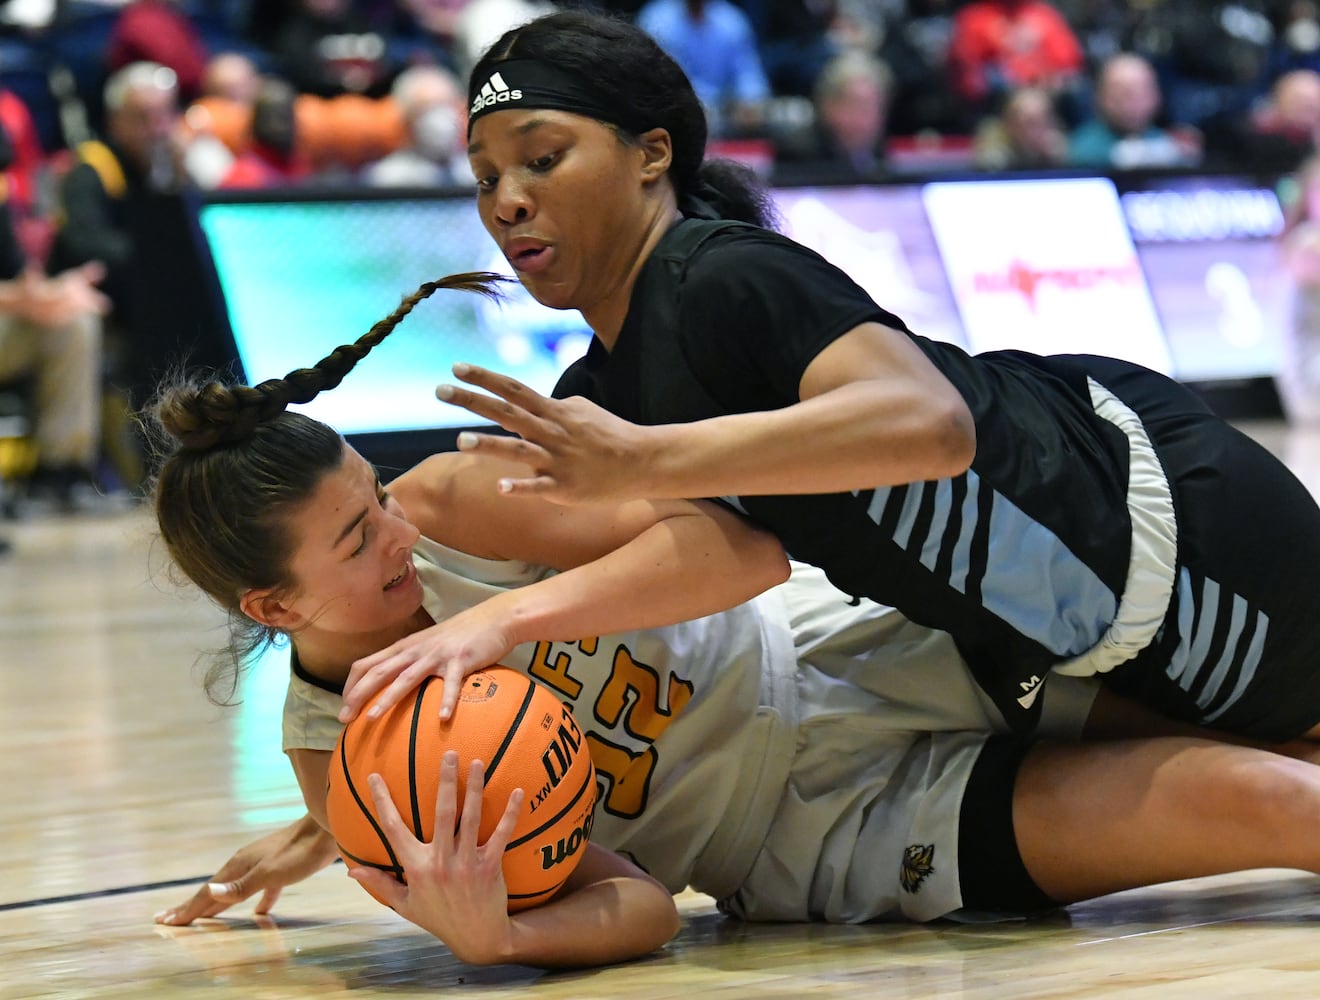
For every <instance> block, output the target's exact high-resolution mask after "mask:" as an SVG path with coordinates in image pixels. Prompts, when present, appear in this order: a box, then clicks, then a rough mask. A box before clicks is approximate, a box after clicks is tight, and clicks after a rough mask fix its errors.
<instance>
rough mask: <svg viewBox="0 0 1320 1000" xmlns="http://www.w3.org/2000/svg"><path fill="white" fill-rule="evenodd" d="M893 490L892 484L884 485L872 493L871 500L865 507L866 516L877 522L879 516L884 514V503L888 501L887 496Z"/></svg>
mask: <svg viewBox="0 0 1320 1000" xmlns="http://www.w3.org/2000/svg"><path fill="white" fill-rule="evenodd" d="M893 492H894V488H893V487H892V486H885V487H883V488H881V489H878V490H876V491H875V493H874V494H872V496H871V502H870V504H868V505H867V508H866V516H867V517H869V518H870V519H871V520H872V521H874V522H875V523H876V524H879V523H880V518H881V517H883V516H884V513H885V504H887V503H889V497H890V495H891V494H893Z"/></svg>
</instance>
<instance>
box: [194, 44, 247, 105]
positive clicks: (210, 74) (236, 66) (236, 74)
mask: <svg viewBox="0 0 1320 1000" xmlns="http://www.w3.org/2000/svg"><path fill="white" fill-rule="evenodd" d="M260 91H261V73H260V72H259V71H258V70H257V65H256V63H254V62H253V61H252V60H251V59H250V58H249V57H247V56H245V55H244V54H243V53H241V52H220V53H217V54H216V55H214V56H212V57H211V59H210V60H209V61H208V62H207V64H206V69H205V71H204V72H203V74H202V96H203V97H219V98H223V99H224V100H226V101H233V102H234V103H235V104H238V105H241V106H243V107H245V108H250V107H252V105H253V104H255V103H256V102H257V94H258V93H259V92H260Z"/></svg>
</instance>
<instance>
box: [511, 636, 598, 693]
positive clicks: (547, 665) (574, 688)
mask: <svg viewBox="0 0 1320 1000" xmlns="http://www.w3.org/2000/svg"><path fill="white" fill-rule="evenodd" d="M599 642H600V640H599V639H596V638H594V637H593V638H591V639H582V640H579V641H578V642H577V643H576V645H577V648H578V649H580V650H582V652H583V653H585V654H586V655H587V656H591V655H593V654H594V653H595V652H596V646H597V645H598V644H599ZM554 646H555V643H553V642H538V643H537V644H536V651H535V652H534V653H532V662H531V664H530V665H529V666H528V667H527V672H528V673H529V674H531V675H532V677H533V678H535V679H536V680H538V681H541V682H542V683H543V684H548V685H549V686H550V687H552V688H553V689H554V690H556V691H558V692H559V693H560V694H562V695H563V696H564V697H565V698H570V699H576V698H577V696H578V695H580V694H581V693H582V682H581V681H579V680H578V679H577V678H576V677H571V676H569V673H568V668H569V667H571V666H572V665H573V654H572V653H569V652H560V653H555V655H554V656H553V657H552V656H551V655H550V652H551V650H552V649H553V648H554Z"/></svg>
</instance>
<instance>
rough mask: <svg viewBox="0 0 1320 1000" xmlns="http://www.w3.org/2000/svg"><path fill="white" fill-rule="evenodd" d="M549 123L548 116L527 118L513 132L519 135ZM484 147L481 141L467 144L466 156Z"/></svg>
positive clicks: (474, 153)
mask: <svg viewBox="0 0 1320 1000" xmlns="http://www.w3.org/2000/svg"><path fill="white" fill-rule="evenodd" d="M550 124H553V123H552V122H551V121H550V119H549V118H529V119H528V120H527V121H525V122H523V123H522V124H521V125H519V126H518V127H517V128H516V129H514V132H515V133H516V134H517V135H518V136H519V137H521V136H524V135H526V134H527V133H528V132H531V131H532V130H533V129H538V128H540V127H541V126H542V125H550ZM485 148H486V147H485V145H483V144H482V143H480V142H474V143H472V144H471V145H470V146H468V156H476V155H477V154H478V153H480V152H481V151H482V150H484V149H485Z"/></svg>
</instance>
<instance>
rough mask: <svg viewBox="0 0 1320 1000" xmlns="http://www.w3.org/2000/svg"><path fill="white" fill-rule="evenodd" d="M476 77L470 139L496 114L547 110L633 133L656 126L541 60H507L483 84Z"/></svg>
mask: <svg viewBox="0 0 1320 1000" xmlns="http://www.w3.org/2000/svg"><path fill="white" fill-rule="evenodd" d="M478 79H479V78H478V77H473V78H472V81H471V83H470V84H469V91H468V135H469V136H471V134H472V123H473V122H474V121H476V120H477V119H478V118H480V117H481V116H482V115H487V114H490V113H491V112H492V111H511V110H514V109H518V108H546V109H549V110H552V111H569V112H572V113H573V114H575V115H585V116H586V117H588V118H595V119H597V120H598V121H602V122H608V123H609V124H611V125H618V126H619V127H620V128H623V129H626V130H628V131H629V132H644V131H645V130H646V129H648V128H650V127H652V125H654V124H655V123H654V122H649V123H644V122H640V121H639V120H638V116H637V113H636V112H632V111H629V110H628V108H627V107H626V106H624V105H623V104H622V102H619V101H616V100H614V99H613V95H611V94H609V93H608V92H607V91H606V90H605V89H604V88H603V87H600V86H598V85H597V84H595V82H594V81H592V80H589V79H583V78H581V77H578V76H576V75H574V74H571V73H567V72H565V71H564V70H561V69H556V68H555V67H554V66H551V65H550V64H549V63H546V62H542V61H541V60H539V59H507V60H505V61H504V62H501V63H496V64H495V67H494V69H493V70H492V71H491V73H490V75H489V76H487V77H486V78H485V79H484V80H482V81H481V83H480V84H478V83H477V80H478Z"/></svg>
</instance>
